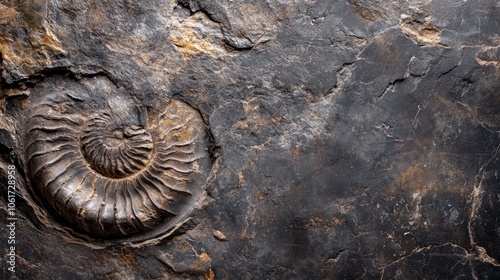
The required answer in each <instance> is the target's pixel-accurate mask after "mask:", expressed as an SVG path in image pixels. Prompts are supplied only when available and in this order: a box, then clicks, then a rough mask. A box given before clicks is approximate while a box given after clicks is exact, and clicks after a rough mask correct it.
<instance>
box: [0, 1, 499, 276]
mask: <svg viewBox="0 0 500 280" xmlns="http://www.w3.org/2000/svg"><path fill="white" fill-rule="evenodd" d="M499 17H500V4H499V3H498V1H495V0H479V1H460V2H457V1H451V0H426V1H418V0H393V1H375V0H345V1H331V0H316V1H308V0H290V1H284V0H274V1H263V0H262V1H248V0H234V1H222V0H209V1H199V0H177V1H176V0H170V1H163V0H155V1H135V2H134V1H128V0H121V1H69V0H62V1H58V0H56V1H48V0H31V1H19V0H11V1H8V0H5V1H0V52H1V59H0V62H1V72H2V75H1V85H0V100H1V101H0V106H1V110H0V113H1V118H0V129H1V130H0V148H1V149H0V152H1V161H0V169H1V170H0V177H1V180H0V187H1V188H0V190H1V197H2V198H1V199H0V213H1V214H0V217H1V218H0V223H1V225H2V228H6V225H7V224H8V222H10V221H9V220H8V218H9V217H11V216H9V211H10V210H9V206H8V203H9V200H8V190H9V189H8V187H9V180H8V171H9V166H10V165H13V166H15V167H16V172H15V173H16V175H15V182H16V185H17V189H16V195H17V196H16V208H15V214H16V217H17V218H18V220H17V221H16V231H15V241H16V244H15V247H16V248H15V249H16V254H17V257H16V263H15V264H16V267H15V270H16V273H15V276H16V277H17V278H18V279H496V278H499V277H500V223H499V222H498V220H499V215H500V178H499V176H500V175H499V171H500V62H499V57H500V47H499V45H500V34H499V33H500V26H499V25H500V22H499V21H498V18H499ZM93 81H106V82H105V83H104V84H106V85H108V86H103V84H102V83H101V84H100V83H98V82H95V83H94V82H93ZM84 83H89V84H91V85H94V88H93V92H99V93H96V96H103V95H104V96H106V98H109V100H113V99H116V98H119V96H125V95H126V96H129V97H130V98H132V99H133V100H134V102H136V103H137V104H140V105H141V106H143V107H144V108H148V110H153V109H154V108H157V107H158V106H161V103H160V102H159V100H168V99H174V100H180V101H182V102H184V103H186V104H188V105H189V106H190V107H192V108H194V109H195V110H196V111H197V112H198V113H199V114H200V116H201V118H202V119H203V123H204V125H205V126H206V127H207V129H206V130H207V131H206V132H207V135H208V136H207V137H208V138H209V139H208V142H209V144H208V146H207V152H209V153H210V156H211V160H212V164H213V167H212V170H211V172H210V174H209V176H208V179H206V181H203V184H202V186H203V188H204V191H203V194H202V195H201V196H200V198H199V199H198V200H197V202H196V205H195V206H194V208H193V209H192V211H191V212H190V214H189V215H188V216H187V217H188V218H187V219H186V220H183V222H182V223H179V224H178V225H177V226H176V227H175V228H174V230H172V231H171V232H169V233H168V234H167V235H164V236H158V237H152V238H148V239H147V241H145V242H142V243H140V244H131V243H126V242H121V241H119V240H114V239H109V238H102V239H100V238H93V237H89V236H87V235H86V234H84V233H83V234H82V233H77V232H73V231H72V230H71V226H68V225H67V223H64V222H63V221H61V220H60V219H59V218H58V216H57V213H54V211H52V210H50V208H49V207H46V206H45V205H46V203H47V202H45V201H44V199H43V198H41V197H40V196H38V195H36V192H35V191H34V186H35V182H33V180H32V179H31V178H32V174H30V172H31V171H30V169H29V168H28V159H27V157H26V154H25V144H26V143H25V138H24V135H25V132H26V131H25V130H26V127H25V125H24V124H25V123H26V121H27V118H28V116H29V110H30V108H31V107H32V106H34V105H36V100H37V98H38V97H39V96H41V95H44V94H45V93H48V92H52V90H49V89H52V88H53V89H54V90H55V91H58V90H60V91H61V92H62V91H77V89H78V88H80V87H81V85H82V84H84ZM55 85H58V86H55ZM99 98H101V97H99ZM90 102H92V101H90ZM68 106H70V105H68ZM131 110H132V109H131ZM10 181H11V180H10ZM1 233H2V234H1V238H0V246H2V252H5V253H4V254H3V255H2V256H1V257H2V259H1V261H2V271H1V274H0V278H1V279H11V278H12V279H15V278H13V277H14V275H13V274H12V273H11V272H10V271H8V270H7V268H8V267H9V265H8V263H7V260H8V256H7V253H9V252H8V251H9V249H10V248H9V244H8V240H9V234H10V231H7V230H5V231H4V230H2V232H1Z"/></svg>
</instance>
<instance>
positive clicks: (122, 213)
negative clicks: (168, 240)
mask: <svg viewBox="0 0 500 280" xmlns="http://www.w3.org/2000/svg"><path fill="white" fill-rule="evenodd" d="M94 98H95V97H94ZM89 99H90V101H89ZM103 100H104V101H102V100H101V102H92V99H91V98H90V97H88V96H84V97H75V94H73V93H55V94H49V95H48V96H44V97H43V98H42V99H41V101H39V102H37V105H35V106H34V107H33V109H32V110H31V111H30V114H29V118H28V120H27V122H26V143H25V146H26V155H27V159H28V165H29V171H30V176H31V177H32V179H33V185H34V186H35V187H36V189H37V191H38V193H39V194H40V195H41V197H42V198H43V199H44V200H45V202H46V204H48V206H49V208H51V209H52V210H53V211H55V212H56V213H57V214H58V215H59V216H60V217H62V218H64V219H65V220H66V221H67V222H68V223H69V224H71V225H73V227H75V228H76V229H77V230H78V231H83V232H86V233H88V234H90V235H93V236H102V237H113V238H129V237H131V236H138V235H139V236H140V235H144V236H154V235H157V234H159V233H162V232H164V231H166V230H168V229H170V228H172V227H173V226H174V225H175V224H176V223H177V222H179V220H180V219H181V218H182V217H184V216H186V215H187V214H189V212H190V211H191V209H192V207H193V206H194V204H195V202H196V199H197V198H198V197H199V196H200V195H201V193H202V191H203V186H204V184H205V180H206V178H207V176H208V173H209V171H210V168H211V161H210V159H209V156H208V153H207V147H206V135H205V130H204V124H203V122H202V120H201V117H200V116H199V114H198V112H196V111H195V110H194V109H192V108H191V107H189V106H188V105H187V104H185V103H183V102H181V101H175V100H173V101H170V102H168V103H166V105H165V106H164V107H163V108H161V109H159V110H149V111H148V110H146V109H144V108H140V107H138V106H137V105H135V104H134V103H133V102H132V101H130V100H126V99H122V100H118V101H114V102H115V103H113V102H110V101H106V99H103Z"/></svg>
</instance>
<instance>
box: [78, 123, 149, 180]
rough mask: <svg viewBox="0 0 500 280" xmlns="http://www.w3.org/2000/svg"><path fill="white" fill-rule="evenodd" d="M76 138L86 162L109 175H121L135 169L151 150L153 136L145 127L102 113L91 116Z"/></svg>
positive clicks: (130, 172)
mask: <svg viewBox="0 0 500 280" xmlns="http://www.w3.org/2000/svg"><path fill="white" fill-rule="evenodd" d="M80 140H81V142H80V143H81V144H80V148H81V151H82V154H83V156H84V158H85V160H86V161H87V163H88V164H89V166H90V167H91V168H92V169H94V170H95V171H97V172H98V173H100V174H101V175H103V176H106V177H110V178H124V177H128V176H130V175H133V174H135V173H137V172H139V171H140V170H142V169H143V168H144V167H145V166H146V165H147V164H148V162H149V160H150V159H151V157H152V153H153V139H152V136H151V134H150V133H149V132H148V131H147V130H146V129H145V128H143V127H141V126H138V125H134V124H125V123H121V122H116V121H114V120H113V119H112V118H111V117H110V116H109V115H106V114H103V115H98V116H96V117H94V118H91V119H90V120H89V121H88V122H87V124H86V126H85V128H84V129H83V132H82V134H81V137H80Z"/></svg>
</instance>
